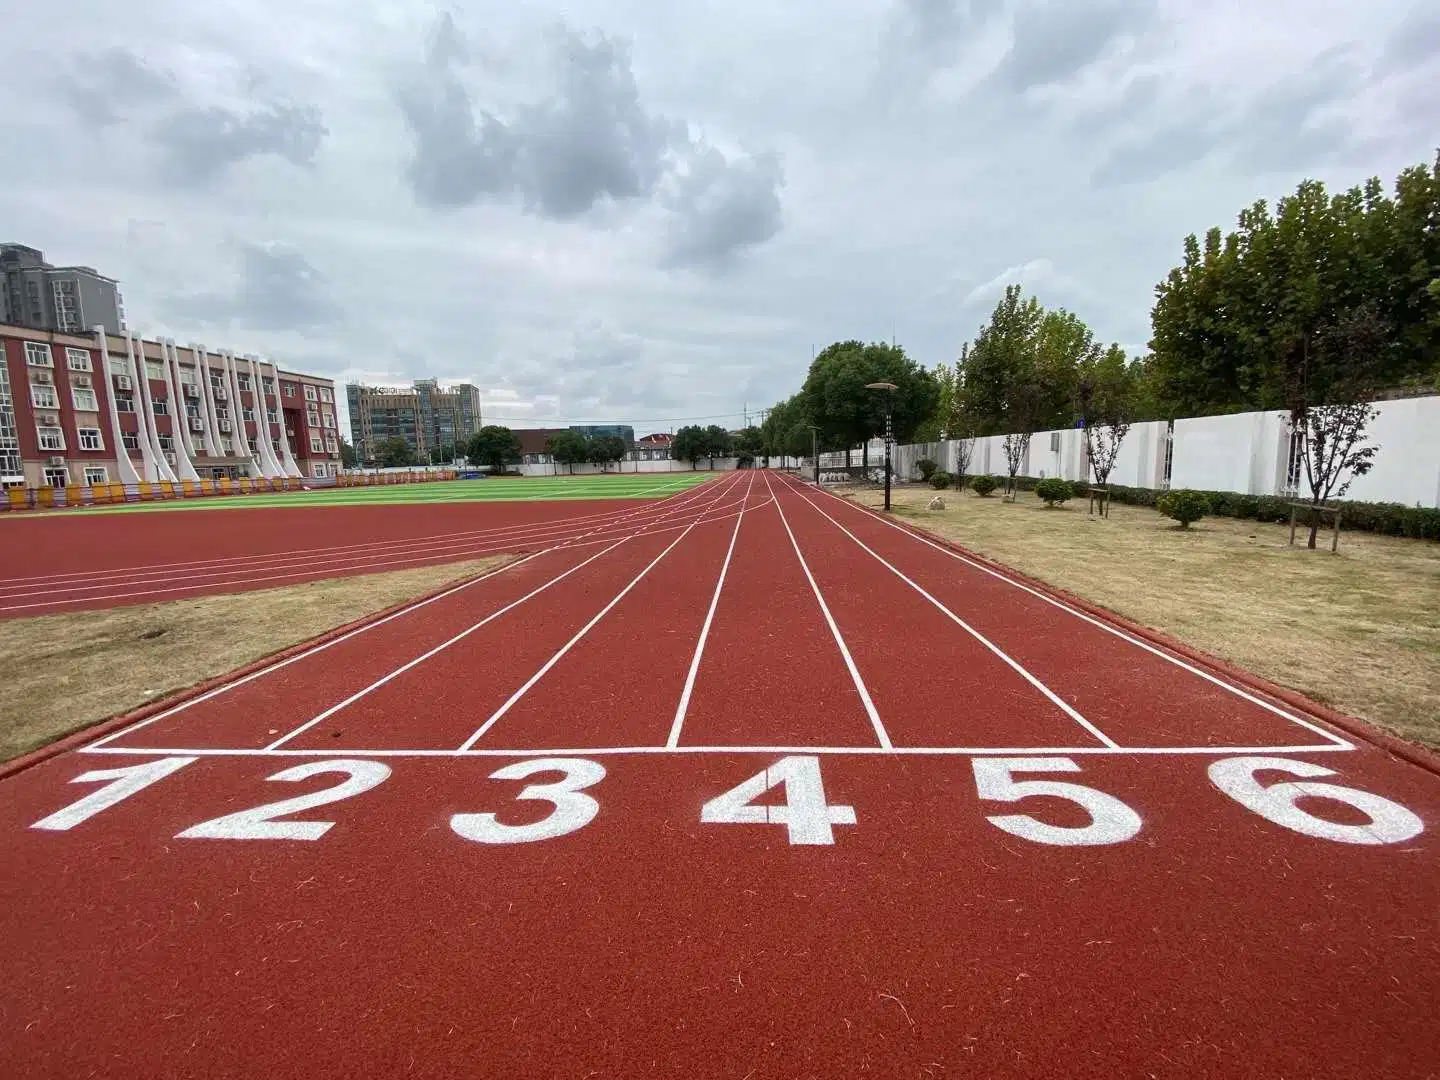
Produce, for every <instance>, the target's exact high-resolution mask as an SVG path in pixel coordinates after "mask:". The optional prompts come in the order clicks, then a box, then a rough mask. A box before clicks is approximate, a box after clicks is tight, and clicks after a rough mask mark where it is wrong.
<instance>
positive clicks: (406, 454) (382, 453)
mask: <svg viewBox="0 0 1440 1080" xmlns="http://www.w3.org/2000/svg"><path fill="white" fill-rule="evenodd" d="M375 463H376V464H377V465H379V466H380V468H382V469H400V468H404V467H405V466H406V465H414V464H415V451H414V450H412V449H411V447H410V444H409V443H408V442H406V441H405V440H404V439H402V438H400V437H399V436H398V435H396V436H394V437H392V438H389V439H382V440H381V441H380V442H378V443H376V444H375Z"/></svg>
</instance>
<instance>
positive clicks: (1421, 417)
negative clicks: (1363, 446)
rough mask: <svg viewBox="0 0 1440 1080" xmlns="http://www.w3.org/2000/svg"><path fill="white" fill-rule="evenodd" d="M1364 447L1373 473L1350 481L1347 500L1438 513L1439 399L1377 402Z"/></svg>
mask: <svg viewBox="0 0 1440 1080" xmlns="http://www.w3.org/2000/svg"><path fill="white" fill-rule="evenodd" d="M1375 408H1376V409H1377V410H1379V413H1380V415H1379V416H1377V417H1376V418H1375V421H1374V422H1373V423H1372V424H1371V425H1370V427H1369V429H1368V432H1367V434H1368V435H1369V441H1370V442H1372V443H1374V444H1376V445H1378V446H1379V447H1380V449H1379V451H1378V452H1377V453H1376V454H1375V463H1374V468H1372V469H1371V470H1370V471H1369V472H1368V473H1366V474H1365V475H1364V476H1359V477H1356V478H1355V482H1354V483H1353V484H1351V485H1350V490H1349V491H1347V492H1346V493H1345V498H1347V499H1361V500H1364V501H1366V502H1398V503H1404V504H1405V505H1406V506H1414V505H1415V504H1417V503H1418V504H1420V505H1421V506H1436V507H1440V397H1424V398H1410V399H1408V400H1405V401H1382V402H1378V403H1377V404H1376V406H1375Z"/></svg>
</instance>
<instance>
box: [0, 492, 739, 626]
mask: <svg viewBox="0 0 1440 1080" xmlns="http://www.w3.org/2000/svg"><path fill="white" fill-rule="evenodd" d="M722 494H723V493H722ZM716 497H717V498H718V497H721V495H717V496H716ZM659 505H661V506H670V509H668V510H666V511H665V512H664V513H661V514H659V515H657V516H656V517H654V518H653V519H652V520H654V521H657V522H658V521H663V520H665V519H666V518H668V517H673V516H674V515H675V514H678V513H682V512H684V510H685V509H686V508H687V507H688V506H689V504H688V501H677V502H676V503H674V504H673V505H671V504H668V503H662V504H659ZM647 509H649V508H647ZM643 512H644V511H642V510H632V511H630V512H628V513H627V514H623V515H621V516H620V517H616V518H608V517H607V519H606V520H605V521H604V522H602V523H601V524H599V525H596V526H595V527H593V528H592V529H590V530H589V532H585V533H580V534H578V536H577V535H574V534H571V535H561V536H551V537H535V538H533V539H534V540H536V541H538V542H545V541H546V540H550V541H555V542H554V543H551V544H550V545H549V546H548V547H547V548H545V549H544V550H542V551H540V552H536V553H535V554H544V553H545V552H546V551H553V550H557V549H559V548H564V547H567V546H574V544H575V542H576V541H577V540H578V539H579V538H580V537H585V536H590V535H592V534H594V533H596V532H601V531H604V530H607V529H612V528H617V527H619V526H620V525H621V524H622V522H624V520H625V519H626V518H629V517H635V516H636V515H639V514H641V513H643ZM702 512H704V511H703V508H702ZM634 524H635V523H634V522H632V523H631V527H634ZM512 546H513V544H512V541H511V540H505V541H503V542H501V543H498V544H497V543H492V544H487V545H484V546H482V547H478V548H468V549H461V550H453V551H449V552H446V553H443V554H439V553H436V552H424V551H422V552H418V553H414V554H411V555H405V556H396V557H394V558H377V559H370V560H369V561H364V562H357V563H355V565H353V566H347V567H344V569H345V570H347V571H364V570H370V569H373V568H376V567H380V566H389V567H392V568H396V567H404V566H422V565H426V564H429V563H432V562H437V561H438V562H455V561H459V560H461V559H463V558H467V557H471V556H476V555H486V554H495V553H499V552H504V551H507V550H509V549H510V548H511V547H512ZM345 561H349V560H340V559H336V560H332V561H331V562H330V563H329V564H327V569H332V568H336V567H338V565H339V563H341V562H345ZM512 565H513V564H512ZM256 569H267V567H254V568H251V569H249V570H246V571H238V570H237V571H229V572H227V576H235V575H244V576H238V577H236V579H235V580H234V581H224V582H217V581H211V582H208V583H206V582H198V581H190V582H187V583H186V584H184V585H173V586H169V587H165V588H143V589H136V590H132V591H129V592H109V591H104V590H107V589H109V588H113V587H114V586H113V585H105V586H101V587H100V589H99V591H92V592H89V593H86V594H85V595H82V596H70V597H65V598H63V599H58V600H45V601H34V602H31V603H26V604H0V612H6V611H23V610H33V609H35V608H55V607H66V606H72V607H73V606H76V605H83V604H87V603H90V602H91V601H95V600H106V601H108V600H125V599H130V598H133V597H147V596H163V595H168V594H171V593H180V592H193V591H195V590H197V589H198V590H204V589H206V588H208V587H211V586H217V587H218V586H225V585H236V584H250V583H253V582H259V581H295V580H300V579H303V580H311V579H314V578H315V573H314V571H313V570H297V571H293V572H290V573H284V574H262V575H259V576H254V570H256ZM164 580H167V581H168V580H173V577H171V576H167V577H166V578H165V579H164ZM61 591H67V590H61Z"/></svg>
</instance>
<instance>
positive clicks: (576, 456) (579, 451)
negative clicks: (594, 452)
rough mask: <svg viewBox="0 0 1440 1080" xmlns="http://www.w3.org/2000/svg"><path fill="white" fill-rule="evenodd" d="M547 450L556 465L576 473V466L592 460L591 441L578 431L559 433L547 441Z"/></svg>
mask: <svg viewBox="0 0 1440 1080" xmlns="http://www.w3.org/2000/svg"><path fill="white" fill-rule="evenodd" d="M545 449H546V450H547V451H548V452H549V454H550V456H551V457H552V458H554V459H555V464H557V465H564V466H566V467H568V469H569V470H570V472H572V473H573V472H574V471H575V466H576V465H581V464H584V463H585V462H587V461H589V460H590V440H589V439H587V438H586V437H585V436H584V435H583V434H581V433H580V432H578V431H570V430H568V429H567V430H565V431H557V432H555V434H553V435H551V436H550V437H549V438H548V439H546V440H545Z"/></svg>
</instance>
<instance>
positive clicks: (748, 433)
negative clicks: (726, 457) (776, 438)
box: [735, 427, 765, 469]
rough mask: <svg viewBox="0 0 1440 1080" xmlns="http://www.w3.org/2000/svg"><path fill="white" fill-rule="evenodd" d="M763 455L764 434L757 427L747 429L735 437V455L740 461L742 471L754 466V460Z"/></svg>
mask: <svg viewBox="0 0 1440 1080" xmlns="http://www.w3.org/2000/svg"><path fill="white" fill-rule="evenodd" d="M764 453H765V433H764V432H763V431H761V430H760V429H759V428H758V427H747V428H745V429H743V430H742V431H741V432H740V434H739V435H737V436H735V455H736V457H738V458H739V459H740V467H741V468H742V469H743V468H748V467H749V466H750V465H752V464H754V462H755V459H756V458H758V457H761V456H763V455H764Z"/></svg>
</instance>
